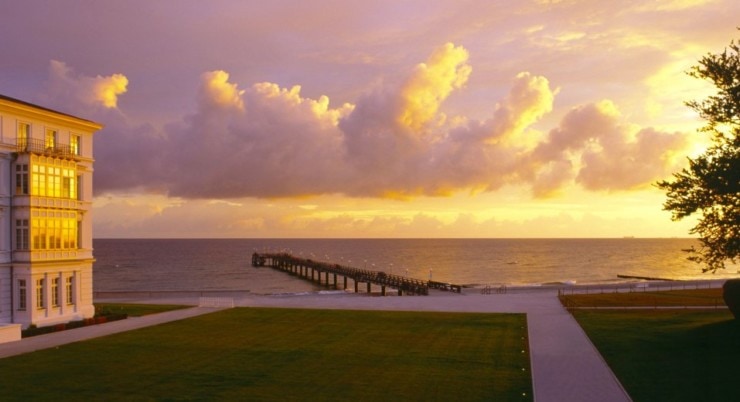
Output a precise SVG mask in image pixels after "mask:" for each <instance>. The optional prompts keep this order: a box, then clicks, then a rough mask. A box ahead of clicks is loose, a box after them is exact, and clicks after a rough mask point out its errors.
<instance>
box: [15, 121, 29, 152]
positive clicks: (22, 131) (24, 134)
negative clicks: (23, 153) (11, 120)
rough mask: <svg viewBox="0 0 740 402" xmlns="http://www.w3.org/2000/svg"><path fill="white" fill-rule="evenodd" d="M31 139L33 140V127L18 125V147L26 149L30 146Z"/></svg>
mask: <svg viewBox="0 0 740 402" xmlns="http://www.w3.org/2000/svg"><path fill="white" fill-rule="evenodd" d="M29 138H31V125H30V124H28V123H18V133H17V135H16V141H17V143H18V146H19V147H21V148H23V149H25V148H26V147H27V146H28V139H29Z"/></svg>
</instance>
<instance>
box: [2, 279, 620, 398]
mask: <svg viewBox="0 0 740 402" xmlns="http://www.w3.org/2000/svg"><path fill="white" fill-rule="evenodd" d="M108 301H113V300H108V299H106V302H108ZM117 301H123V300H117ZM125 301H126V302H140V303H167V304H190V305H195V304H197V303H198V299H197V298H182V299H154V300H151V299H149V300H143V299H142V300H130V299H128V300H125ZM234 302H235V304H236V305H237V306H242V307H289V308H327V309H354V310H407V311H450V312H491V313H526V314H527V323H528V328H529V345H530V353H531V363H532V378H533V387H534V397H535V401H537V402H563V401H567V402H580V401H583V402H591V401H604V402H612V401H613V402H621V401H631V399H630V397H629V396H628V395H627V393H626V392H625V391H624V389H623V388H622V386H621V385H620V383H619V381H618V380H617V379H616V377H615V376H614V374H613V373H612V371H611V369H610V368H609V367H608V366H607V365H606V363H605V362H604V360H603V359H602V357H601V355H600V354H599V352H598V351H597V350H596V348H595V347H594V346H593V344H592V343H591V341H590V340H589V339H588V337H587V336H586V334H585V333H584V332H583V330H582V329H581V327H580V326H579V325H578V324H577V323H576V321H575V319H574V318H573V317H572V316H571V315H570V314H569V313H568V312H567V311H566V310H565V309H564V308H563V307H562V306H561V305H560V302H559V301H558V299H557V293H556V291H553V290H542V291H533V292H527V293H516V294H495V295H480V294H464V295H456V294H455V295H452V294H445V293H438V294H437V293H435V294H432V295H430V296H406V297H397V296H388V297H368V296H359V295H353V294H325V295H317V294H310V295H286V296H255V295H249V294H248V293H247V294H245V296H242V297H238V298H236V299H234ZM217 310H219V308H204V307H197V308H191V309H185V310H176V311H171V312H167V313H161V314H156V315H150V316H145V317H139V318H131V319H128V320H123V321H117V322H112V323H108V324H102V325H96V326H91V327H85V328H78V329H74V330H69V331H63V332H59V333H55V334H49V335H41V336H37V337H33V338H27V339H24V340H21V341H18V342H12V343H7V344H0V358H2V357H6V356H12V355H16V354H21V353H28V352H31V351H34V350H38V349H43V348H49V347H54V346H58V345H61V344H64V343H69V342H77V341H81V340H85V339H90V338H94V337H98V336H104V335H109V334H112V333H116V332H123V331H129V330H132V329H137V328H142V327H145V326H149V325H156V324H160V323H164V322H169V321H175V320H180V319H184V318H189V317H193V316H196V315H200V314H205V313H209V312H212V311H217Z"/></svg>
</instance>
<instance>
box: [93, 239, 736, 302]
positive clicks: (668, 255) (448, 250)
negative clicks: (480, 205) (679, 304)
mask: <svg viewBox="0 0 740 402" xmlns="http://www.w3.org/2000/svg"><path fill="white" fill-rule="evenodd" d="M691 246H698V243H697V241H696V240H694V239H641V238H620V239H95V240H94V241H93V247H94V256H95V258H96V262H95V263H94V267H93V269H94V271H93V278H94V288H95V291H96V292H99V291H102V292H106V291H241V290H250V289H252V288H253V286H254V285H255V284H256V283H261V288H260V289H261V290H260V292H262V293H268V294H270V293H272V294H275V293H278V294H279V293H289V292H293V291H305V290H309V291H310V290H311V289H312V286H313V285H309V284H307V285H305V289H303V288H300V287H299V288H296V282H303V281H300V280H298V279H296V278H293V277H290V275H287V274H285V273H282V272H278V271H274V270H270V269H269V268H254V267H252V266H251V255H252V253H254V252H289V253H292V254H293V255H296V256H299V257H304V258H310V259H312V260H317V261H326V262H332V263H337V264H341V265H346V266H351V267H355V268H365V269H371V270H376V271H383V272H386V273H390V274H395V275H405V276H409V277H413V278H417V279H423V280H427V279H432V280H434V281H439V282H449V283H454V284H461V285H467V286H472V287H483V286H487V285H491V286H494V285H502V284H504V285H507V286H544V285H558V284H560V285H564V286H567V285H576V284H605V283H618V282H630V281H638V280H639V279H634V278H625V277H624V276H626V277H649V278H662V279H674V280H695V279H721V278H738V277H740V273H739V272H740V266H738V265H733V264H729V265H728V266H727V268H726V269H725V270H723V271H718V272H717V273H714V274H713V273H702V270H701V266H700V265H698V264H696V263H693V262H691V261H688V260H687V259H686V257H687V253H686V252H684V251H682V250H684V249H687V248H689V247H691ZM270 272H272V273H270ZM620 275H621V276H623V277H620ZM266 281H267V282H268V283H267V286H265V282H266Z"/></svg>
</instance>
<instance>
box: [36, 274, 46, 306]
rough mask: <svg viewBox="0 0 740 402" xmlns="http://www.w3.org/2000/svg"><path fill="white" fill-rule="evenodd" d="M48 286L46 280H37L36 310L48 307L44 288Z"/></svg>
mask: <svg viewBox="0 0 740 402" xmlns="http://www.w3.org/2000/svg"><path fill="white" fill-rule="evenodd" d="M45 286H46V280H44V279H37V280H36V308H45V307H46V297H44V296H45V294H44V287H45Z"/></svg>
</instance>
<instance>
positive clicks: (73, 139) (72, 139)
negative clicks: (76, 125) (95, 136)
mask: <svg viewBox="0 0 740 402" xmlns="http://www.w3.org/2000/svg"><path fill="white" fill-rule="evenodd" d="M80 140H81V138H80V136H79V135H76V134H72V135H70V136H69V149H70V151H71V152H72V155H81V153H80V151H81V150H80V143H81V141H80Z"/></svg>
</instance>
